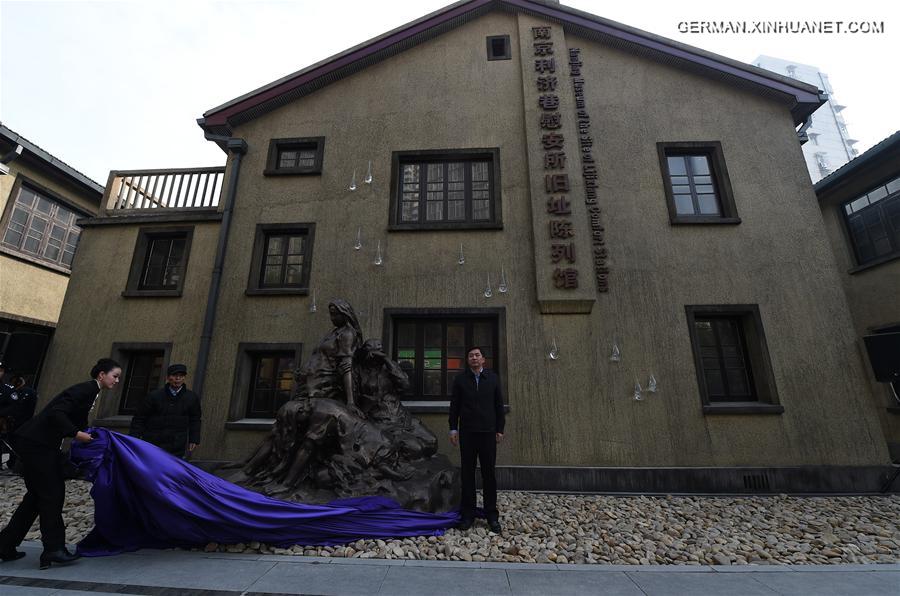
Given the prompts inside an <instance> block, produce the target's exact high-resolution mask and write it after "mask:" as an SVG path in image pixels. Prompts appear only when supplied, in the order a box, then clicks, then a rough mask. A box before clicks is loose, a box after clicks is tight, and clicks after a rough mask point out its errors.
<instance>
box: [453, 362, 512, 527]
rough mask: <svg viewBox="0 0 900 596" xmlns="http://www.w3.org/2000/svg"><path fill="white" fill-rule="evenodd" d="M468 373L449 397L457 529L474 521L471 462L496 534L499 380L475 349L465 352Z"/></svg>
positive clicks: (500, 425) (460, 376)
mask: <svg viewBox="0 0 900 596" xmlns="http://www.w3.org/2000/svg"><path fill="white" fill-rule="evenodd" d="M466 361H467V364H468V365H469V370H466V371H463V372H461V373H460V374H458V375H457V376H456V378H455V379H454V380H453V393H452V396H451V398H450V442H451V443H452V444H453V446H454V447H455V446H457V445H459V451H460V467H461V469H462V498H461V499H460V508H459V509H460V517H461V518H462V520H461V522H460V524H459V528H460V529H461V530H468V529H469V528H470V527H471V526H472V523H473V521H474V519H475V462H476V460H477V461H478V462H480V463H481V484H482V489H483V491H484V512H485V515H486V516H487V521H488V526H489V527H490V528H491V531H492V532H495V533H497V534H499V533H500V530H501V528H500V513H499V511H497V478H496V477H495V475H494V465H495V464H496V461H497V443H499V442H500V441H502V440H503V427H504V425H505V421H506V420H505V415H504V411H503V393H502V391H501V390H500V378H499V377H498V376H497V375H496V373H494V372H492V371H489V370H486V369H485V368H484V355H483V354H482V352H481V348H479V347H474V346H473V347H471V348H469V349H468V351H467V352H466Z"/></svg>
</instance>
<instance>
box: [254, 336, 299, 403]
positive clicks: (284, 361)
mask: <svg viewBox="0 0 900 596" xmlns="http://www.w3.org/2000/svg"><path fill="white" fill-rule="evenodd" d="M252 357H253V373H252V375H251V376H250V387H249V393H248V395H247V418H275V413H276V412H278V409H279V408H281V406H283V405H284V404H285V402H287V401H288V400H289V399H291V388H292V387H293V384H294V353H293V352H292V351H281V352H259V353H256V354H253V356H252Z"/></svg>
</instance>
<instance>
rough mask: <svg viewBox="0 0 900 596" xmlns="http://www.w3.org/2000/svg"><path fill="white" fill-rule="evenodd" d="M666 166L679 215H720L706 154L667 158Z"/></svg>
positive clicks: (676, 210)
mask: <svg viewBox="0 0 900 596" xmlns="http://www.w3.org/2000/svg"><path fill="white" fill-rule="evenodd" d="M666 163H667V164H668V166H669V184H670V187H671V189H672V195H673V199H674V201H675V212H676V213H677V214H678V215H720V214H721V213H722V208H721V207H720V206H719V196H718V193H716V184H715V180H714V179H713V175H712V168H711V165H710V163H709V156H708V155H666Z"/></svg>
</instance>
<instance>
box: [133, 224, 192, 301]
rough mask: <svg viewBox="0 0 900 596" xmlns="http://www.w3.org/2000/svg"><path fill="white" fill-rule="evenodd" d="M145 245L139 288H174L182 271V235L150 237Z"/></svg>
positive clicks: (183, 238) (184, 241) (183, 243)
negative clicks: (146, 245) (145, 257)
mask: <svg viewBox="0 0 900 596" xmlns="http://www.w3.org/2000/svg"><path fill="white" fill-rule="evenodd" d="M149 242H150V244H149V246H148V247H147V260H146V262H145V263H144V268H143V272H142V273H141V281H140V283H139V284H138V289H140V290H174V289H175V288H177V287H178V285H179V283H180V282H181V276H182V273H183V271H184V245H185V243H186V242H187V239H186V238H185V237H184V236H169V237H166V236H161V237H157V238H151V239H150V241H149Z"/></svg>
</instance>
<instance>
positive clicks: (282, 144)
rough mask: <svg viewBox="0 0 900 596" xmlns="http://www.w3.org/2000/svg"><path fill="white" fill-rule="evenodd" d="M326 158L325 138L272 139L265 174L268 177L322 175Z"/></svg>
mask: <svg viewBox="0 0 900 596" xmlns="http://www.w3.org/2000/svg"><path fill="white" fill-rule="evenodd" d="M324 156H325V137H304V138H294V139H272V140H271V141H269V157H268V159H267V161H266V169H265V171H264V172H263V173H264V174H265V175H266V176H280V175H287V174H297V175H302V174H321V173H322V160H323V159H324Z"/></svg>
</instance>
